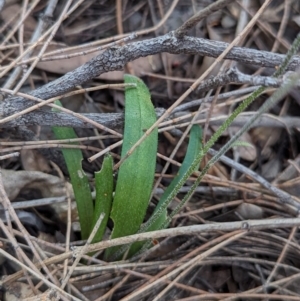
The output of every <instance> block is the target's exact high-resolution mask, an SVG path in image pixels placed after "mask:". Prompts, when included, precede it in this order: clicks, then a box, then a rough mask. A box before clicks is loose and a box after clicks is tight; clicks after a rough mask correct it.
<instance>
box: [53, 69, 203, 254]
mask: <svg viewBox="0 0 300 301" xmlns="http://www.w3.org/2000/svg"><path fill="white" fill-rule="evenodd" d="M124 78H125V83H128V84H135V85H136V87H132V85H131V86H130V85H128V86H127V87H126V88H125V128H124V141H123V147H122V154H121V156H124V155H125V154H126V153H127V151H128V150H129V149H130V147H131V146H132V145H133V144H134V143H135V142H136V141H138V140H139V139H140V137H142V136H143V134H144V132H145V130H146V129H147V128H149V127H150V126H151V125H152V124H153V123H154V122H155V121H156V115H155V111H154V107H153V105H152V103H151V98H150V93H149V91H148V89H147V87H146V85H145V84H144V83H143V82H142V81H141V80H140V79H138V78H136V77H134V76H130V75H125V77H124ZM56 104H60V102H59V101H57V102H56ZM60 105H61V104H60ZM53 132H54V134H55V136H56V138H58V139H66V140H67V139H70V138H75V137H76V134H75V132H74V130H73V129H71V128H62V127H59V128H57V127H54V128H53ZM157 143H158V131H157V130H156V131H154V132H152V134H151V135H149V137H147V139H146V140H145V141H144V142H143V143H142V144H141V145H140V146H139V148H138V149H137V150H136V151H135V152H134V153H133V154H132V155H131V156H130V157H129V158H128V159H127V160H126V161H125V162H124V164H122V166H121V167H120V169H119V172H118V179H117V183H116V189H115V194H114V197H113V160H112V157H111V156H110V155H107V156H106V157H105V158H104V161H103V164H102V169H101V171H100V172H98V173H96V174H95V186H96V199H95V204H93V201H92V196H91V191H90V187H89V184H88V179H87V177H86V175H85V174H84V172H83V170H82V167H81V161H82V153H81V151H80V150H79V149H63V150H62V151H63V155H64V158H65V161H66V165H67V168H68V171H69V174H70V180H71V183H72V186H73V189H74V194H75V199H76V203H77V207H78V214H79V221H80V225H81V229H82V233H81V234H82V238H83V239H86V238H87V237H88V236H89V234H90V233H91V230H92V229H93V227H94V225H95V223H96V221H97V219H98V218H99V216H100V214H101V213H104V214H105V216H104V219H103V221H102V224H101V226H100V228H99V229H98V231H97V233H96V235H95V237H94V239H93V242H98V241H100V240H101V239H102V237H103V234H104V231H105V228H106V225H107V221H108V218H109V217H110V218H111V219H112V220H113V222H114V228H113V231H112V235H111V237H112V238H116V237H122V236H126V235H130V234H134V233H136V232H138V230H139V229H140V228H141V226H142V223H143V221H144V218H145V215H146V211H147V208H148V204H149V201H150V197H151V191H152V186H153V180H154V172H155V165H156V152H157ZM200 148H201V129H200V127H199V126H198V125H194V126H193V127H192V130H191V135H190V141H189V145H188V149H187V153H186V156H185V159H184V161H183V163H182V166H181V167H180V169H179V172H178V174H177V176H176V177H175V178H174V179H173V181H172V182H171V184H170V186H169V187H168V188H167V189H166V191H165V192H164V194H163V195H162V197H161V199H160V201H159V203H158V205H157V208H156V209H155V211H154V213H155V212H156V211H157V210H158V209H160V208H161V207H162V206H163V204H164V202H165V200H166V199H167V198H168V196H169V194H170V193H171V192H172V190H173V189H174V187H175V186H176V184H177V183H178V182H179V181H180V180H181V178H182V176H183V174H184V173H185V172H186V170H187V169H188V168H189V167H190V164H191V162H193V160H194V159H195V157H196V156H197V154H198V153H199V151H200ZM197 168H198V167H197V166H196V167H195V169H197ZM167 219H168V215H167V210H166V208H165V209H164V210H163V211H162V212H161V213H160V214H159V219H158V220H157V221H156V222H154V223H151V225H150V226H149V227H146V228H145V231H152V230H156V229H160V228H161V226H162V225H164V224H166V221H167ZM142 246H143V243H139V244H134V245H133V246H132V248H131V250H130V255H132V254H134V253H136V252H137V251H138V250H139V249H141V247H142ZM122 253H123V252H122V248H120V247H116V248H110V249H108V250H106V253H105V256H106V258H112V257H115V256H117V255H118V257H119V256H120V255H121V254H122ZM116 254H117V255H116Z"/></svg>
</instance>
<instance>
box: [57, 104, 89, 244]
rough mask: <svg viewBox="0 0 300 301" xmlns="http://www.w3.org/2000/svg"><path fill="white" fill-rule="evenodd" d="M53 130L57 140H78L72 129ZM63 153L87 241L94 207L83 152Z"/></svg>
mask: <svg viewBox="0 0 300 301" xmlns="http://www.w3.org/2000/svg"><path fill="white" fill-rule="evenodd" d="M55 104H57V105H59V106H62V105H61V102H60V101H59V100H57V101H55ZM55 111H57V110H55ZM52 130H53V132H54V135H55V137H56V139H73V138H77V135H76V133H75V131H74V130H73V129H72V128H70V127H52ZM73 144H76V143H73ZM62 153H63V156H64V159H65V161H66V165H67V168H68V171H69V175H70V179H71V183H72V187H73V190H74V195H75V200H76V204H77V210H78V215H79V222H80V227H81V238H82V239H87V238H88V237H89V235H90V231H91V225H92V220H93V210H94V205H93V199H92V195H91V189H90V185H89V181H88V178H87V176H86V174H85V173H84V171H83V169H82V166H81V161H82V160H83V156H82V152H81V150H80V149H70V148H68V149H67V148H65V149H64V148H63V149H62Z"/></svg>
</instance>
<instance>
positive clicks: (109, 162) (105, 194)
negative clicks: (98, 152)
mask: <svg viewBox="0 0 300 301" xmlns="http://www.w3.org/2000/svg"><path fill="white" fill-rule="evenodd" d="M95 185H96V200H95V210H94V216H93V224H92V229H93V228H94V226H95V224H96V222H97V220H98V218H99V216H100V214H101V213H104V214H105V215H104V218H103V220H102V223H101V225H100V227H99V229H98V231H97V233H96V235H95V236H94V238H93V240H92V243H95V242H99V241H101V240H102V237H103V234H104V232H105V229H106V225H107V221H108V218H109V215H110V210H111V205H112V195H113V185H114V181H113V159H112V156H110V155H108V156H106V157H105V158H104V160H103V163H102V169H101V170H100V171H99V172H96V173H95Z"/></svg>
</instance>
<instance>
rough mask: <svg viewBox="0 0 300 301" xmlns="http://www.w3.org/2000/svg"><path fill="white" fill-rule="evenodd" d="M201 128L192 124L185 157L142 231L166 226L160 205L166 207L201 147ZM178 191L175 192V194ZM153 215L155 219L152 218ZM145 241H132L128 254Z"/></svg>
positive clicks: (165, 214) (132, 252)
mask: <svg viewBox="0 0 300 301" xmlns="http://www.w3.org/2000/svg"><path fill="white" fill-rule="evenodd" d="M201 139H202V129H201V128H200V126H199V125H193V126H192V128H191V132H190V139H189V144H188V148H187V151H186V155H185V158H184V160H183V162H182V164H181V166H180V168H179V171H178V174H177V175H176V177H175V178H174V179H173V181H172V182H171V184H170V185H169V186H168V187H167V189H166V190H165V191H164V193H163V194H162V196H161V198H160V200H159V202H158V204H157V206H156V208H155V210H154V212H153V214H152V216H151V217H150V219H149V220H148V221H147V223H146V224H145V227H143V231H142V232H149V231H155V230H159V229H162V228H166V227H167V226H168V222H167V221H168V213H167V209H163V210H161V208H162V207H166V206H164V205H165V202H166V201H167V200H168V198H169V196H170V194H171V193H172V192H173V190H174V189H175V187H176V185H177V184H178V183H179V182H180V181H181V180H182V178H183V176H184V175H185V173H186V172H187V170H188V169H189V168H190V166H191V164H192V163H193V161H194V160H195V158H196V157H197V155H198V154H199V152H200V150H201V148H202V143H201ZM198 168H199V165H198V166H197V167H196V168H195V170H198ZM177 193H178V191H177V192H176V194H177ZM154 216H156V217H155V219H154V218H153V217H154ZM144 243H145V242H137V243H134V244H133V245H132V246H131V248H130V251H129V256H131V255H133V254H135V253H136V252H137V251H139V250H140V249H141V247H142V246H143V245H144Z"/></svg>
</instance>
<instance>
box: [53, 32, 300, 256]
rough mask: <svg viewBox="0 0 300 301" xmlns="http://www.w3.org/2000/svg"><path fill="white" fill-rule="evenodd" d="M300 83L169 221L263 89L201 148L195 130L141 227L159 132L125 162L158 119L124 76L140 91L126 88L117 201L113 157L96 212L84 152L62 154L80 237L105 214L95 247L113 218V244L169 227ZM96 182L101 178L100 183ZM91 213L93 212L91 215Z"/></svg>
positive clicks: (114, 251)
mask: <svg viewBox="0 0 300 301" xmlns="http://www.w3.org/2000/svg"><path fill="white" fill-rule="evenodd" d="M299 44H300V34H299V35H298V37H297V38H296V40H295V42H294V43H293V46H292V47H291V49H290V50H289V52H288V54H287V56H286V58H285V60H284V62H283V63H282V65H281V66H280V67H279V68H278V70H277V71H276V72H275V74H274V76H275V77H278V76H280V75H282V74H283V72H284V71H285V68H286V66H287V65H288V63H289V61H290V59H291V57H292V55H294V54H295V52H296V51H297V49H298V48H299ZM298 78H299V75H296V76H294V77H293V78H291V79H290V80H289V81H288V82H287V83H285V84H284V85H283V87H282V88H281V89H279V90H278V91H277V92H275V93H274V95H273V96H272V97H270V98H269V99H268V101H267V102H266V103H265V104H264V105H263V106H262V107H261V108H260V109H259V111H258V113H257V114H256V115H255V116H254V117H253V118H252V119H250V120H249V122H247V123H246V124H245V125H244V126H243V127H242V128H241V129H240V130H239V131H238V132H237V133H236V135H235V136H234V137H232V139H230V141H228V142H227V143H226V144H225V145H224V146H223V147H222V148H221V150H220V151H219V152H218V153H217V155H215V156H214V157H213V158H212V159H211V160H210V161H209V162H208V163H207V164H206V166H205V168H204V169H203V170H202V171H201V172H200V173H199V175H198V177H197V180H196V181H195V182H194V184H193V185H192V187H191V189H190V190H189V192H188V193H187V194H186V195H185V197H184V198H183V199H182V200H181V202H180V203H179V204H178V206H177V207H176V208H175V210H173V211H172V212H171V214H170V215H169V216H168V214H167V207H168V205H169V203H170V202H171V201H172V200H173V199H174V197H175V196H176V195H177V194H178V192H179V191H180V188H181V187H182V186H183V185H184V183H185V182H186V181H187V179H188V178H189V177H190V175H191V174H192V173H193V172H195V171H196V170H197V169H198V166H199V164H200V162H201V160H202V158H203V157H204V155H205V154H206V153H207V152H208V150H209V149H210V147H211V146H212V145H213V144H214V143H215V142H216V141H217V139H218V138H219V137H220V135H221V134H222V133H223V131H225V130H226V129H227V128H228V127H229V126H230V124H231V123H232V122H233V120H234V119H235V118H236V117H237V116H238V114H239V113H241V112H242V111H244V110H245V109H246V108H247V107H248V106H249V104H251V103H252V102H253V101H254V100H255V99H256V98H257V97H258V96H259V95H260V94H261V93H262V92H263V90H264V87H260V88H259V89H258V90H256V91H255V92H253V93H252V94H251V95H250V96H249V97H248V98H247V99H245V100H244V101H243V102H242V103H241V104H240V105H239V106H238V107H237V108H236V109H235V110H234V112H233V113H232V114H231V115H230V116H229V118H228V119H227V120H226V121H225V122H224V123H223V124H222V126H220V128H219V129H218V130H217V131H216V132H215V134H214V135H213V136H212V137H211V139H210V140H209V141H208V142H207V143H206V144H205V145H204V146H203V147H202V146H201V143H200V137H201V131H200V128H199V127H198V126H193V127H192V130H191V135H190V141H189V147H188V150H187V154H186V157H185V159H184V162H183V164H182V166H181V168H180V170H179V173H178V175H177V176H176V177H175V178H174V180H173V181H172V183H171V185H170V186H169V187H168V188H167V189H166V191H165V193H164V194H163V196H162V197H161V200H160V201H159V203H158V205H157V207H156V209H155V210H154V212H153V214H152V215H151V217H150V218H149V220H148V221H147V222H145V223H144V224H142V222H143V220H144V217H145V214H146V210H147V207H148V203H149V201H150V196H151V189H152V184H153V179H154V169H155V160H156V149H157V128H155V129H154V130H153V131H152V132H151V134H150V135H148V136H147V137H146V138H145V139H144V140H143V142H142V143H141V144H140V145H139V146H137V147H136V148H135V149H134V150H132V151H131V153H130V154H129V156H128V158H126V156H127V155H128V151H129V150H130V149H131V147H132V145H135V144H136V142H137V141H139V140H140V138H141V137H143V136H144V131H146V130H147V129H148V128H150V127H151V126H152V125H153V124H154V122H155V120H156V116H155V112H154V108H153V105H152V103H151V100H150V93H149V91H148V89H147V87H146V86H145V85H144V83H143V82H142V81H141V80H140V79H138V78H136V77H133V76H129V75H126V76H125V83H131V84H136V87H135V88H133V87H132V86H131V87H126V89H125V129H124V142H123V147H122V158H126V160H125V161H124V162H123V164H122V165H121V167H120V169H119V173H118V179H117V184H116V191H115V196H114V198H113V197H112V192H113V184H112V183H113V181H112V171H113V167H112V165H113V164H112V158H111V157H110V156H108V157H106V158H105V159H104V163H103V167H102V170H101V172H100V173H99V175H96V204H95V206H94V205H93V202H92V201H91V196H90V195H91V194H90V191H88V183H87V179H86V176H85V175H84V172H83V171H82V168H81V160H82V155H81V152H80V151H79V150H78V152H67V150H63V154H64V157H65V160H66V163H67V167H68V170H69V173H70V178H71V182H72V185H73V188H74V193H75V198H76V202H77V206H78V212H79V219H80V223H81V227H82V237H83V238H86V237H87V236H88V235H89V233H90V231H91V227H92V225H94V224H95V222H96V221H97V219H98V217H99V215H100V214H101V213H102V212H104V211H105V216H106V217H105V219H104V222H103V224H102V225H101V227H100V228H99V230H98V232H97V234H96V236H95V238H94V240H93V241H94V242H96V241H99V240H101V239H102V235H103V233H104V230H105V227H106V223H107V220H108V216H109V215H110V217H111V218H112V220H113V221H114V229H113V231H112V238H117V237H122V236H125V235H130V234H134V233H141V232H145V231H152V230H158V229H162V228H165V227H167V226H168V224H169V222H170V221H171V220H172V218H173V216H174V215H175V214H177V213H178V212H179V211H180V210H181V208H182V207H183V206H184V205H185V203H186V202H187V201H188V200H189V199H190V198H191V196H192V195H193V193H194V191H195V189H196V187H197V186H198V184H199V183H200V181H201V179H202V178H203V176H204V175H205V174H206V173H207V171H208V170H209V168H210V167H211V166H212V165H213V164H214V163H215V162H217V161H218V159H219V158H220V156H221V155H222V154H224V153H225V152H226V151H227V150H228V149H230V148H231V147H233V146H235V145H236V143H237V140H238V139H239V137H240V136H241V135H242V134H243V133H244V132H245V131H247V130H248V129H249V127H250V126H251V124H252V123H253V122H254V121H255V120H256V119H257V118H258V117H259V116H260V115H261V114H262V113H263V112H265V111H266V110H267V109H269V108H270V107H271V106H272V105H273V104H274V103H276V102H277V101H278V100H279V99H280V98H281V97H282V96H283V95H285V94H286V93H287V91H288V90H289V89H290V88H291V87H292V86H293V85H295V83H296V81H297V80H298ZM65 130H66V131H64V130H63V129H61V128H54V132H55V134H56V136H57V138H59V139H70V138H74V135H75V134H74V131H73V130H72V129H65ZM71 130H72V131H71ZM76 151H77V150H76ZM79 153H80V154H79ZM75 161H76V164H75ZM97 177H99V178H98V179H97ZM77 190H80V191H77ZM76 191H77V192H76ZM85 198H86V199H87V200H88V201H87V202H84V204H85V205H84V206H83V205H82V200H83V199H85ZM112 200H113V201H112ZM87 207H88V208H89V209H88V210H87ZM91 217H92V219H91ZM91 220H92V221H93V222H92V223H90V221H91ZM89 223H90V225H89ZM148 245H149V242H146V243H140V242H139V243H134V244H132V245H131V246H123V247H114V248H110V249H108V250H106V253H105V256H106V258H108V259H118V258H120V257H121V256H123V255H124V253H125V252H129V255H130V256H131V255H133V254H135V253H136V252H138V251H139V250H140V251H143V250H144V249H145V248H146V247H148Z"/></svg>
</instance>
